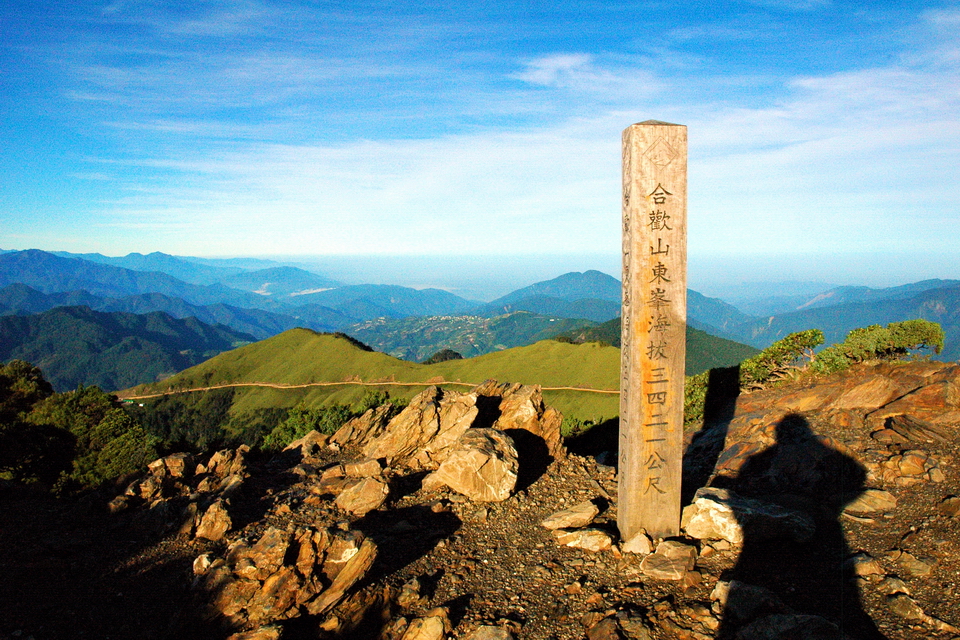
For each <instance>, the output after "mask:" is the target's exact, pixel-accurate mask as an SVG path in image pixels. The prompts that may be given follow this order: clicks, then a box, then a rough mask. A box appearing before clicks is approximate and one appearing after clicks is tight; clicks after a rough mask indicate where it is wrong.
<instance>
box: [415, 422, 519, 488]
mask: <svg viewBox="0 0 960 640" xmlns="http://www.w3.org/2000/svg"><path fill="white" fill-rule="evenodd" d="M518 469H519V461H518V459H517V451H516V449H515V448H514V446H513V440H511V439H510V437H509V436H507V435H506V434H504V433H503V432H501V431H498V430H496V429H470V430H468V431H466V432H465V433H464V434H463V436H462V437H461V438H460V439H459V440H458V441H457V445H456V448H455V449H454V450H453V451H452V452H451V453H450V455H449V456H448V457H447V459H446V460H445V461H444V462H443V464H441V465H440V468H438V469H437V470H436V471H435V472H433V473H432V474H430V475H429V476H428V477H427V478H425V479H424V481H423V486H424V488H425V489H430V488H432V487H437V486H440V485H446V486H448V487H450V488H451V489H453V490H454V491H456V492H457V493H461V494H463V495H465V496H467V497H468V498H470V499H471V500H476V501H479V502H500V501H502V500H506V499H507V498H509V497H510V493H511V492H512V491H513V489H514V487H516V484H517V471H518Z"/></svg>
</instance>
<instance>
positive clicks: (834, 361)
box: [811, 319, 945, 373]
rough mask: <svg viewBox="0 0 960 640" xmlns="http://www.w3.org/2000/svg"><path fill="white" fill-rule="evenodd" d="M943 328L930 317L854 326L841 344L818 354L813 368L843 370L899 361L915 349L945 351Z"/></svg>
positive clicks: (829, 371)
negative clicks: (874, 361) (851, 366)
mask: <svg viewBox="0 0 960 640" xmlns="http://www.w3.org/2000/svg"><path fill="white" fill-rule="evenodd" d="M944 340H945V334H944V332H943V328H942V327H941V326H940V325H939V324H937V323H936V322H930V321H929V320H919V319H918V320H905V321H903V322H891V323H890V324H888V325H887V326H885V327H881V326H880V325H878V324H874V325H870V326H869V327H862V328H860V329H854V330H853V331H851V332H850V333H848V334H847V337H846V339H845V340H844V341H843V342H841V343H840V344H835V345H833V346H831V347H827V348H826V349H824V350H823V351H821V352H820V353H818V354H817V355H816V357H815V358H814V360H813V362H812V363H811V369H812V370H814V371H816V372H817V373H832V372H835V371H842V370H843V369H846V368H847V367H849V366H850V365H852V364H855V363H858V362H865V361H867V360H896V359H900V358H904V357H906V356H908V355H910V354H911V353H912V352H916V351H920V350H923V349H929V350H931V351H933V353H935V354H936V353H940V352H941V351H942V350H943V343H944Z"/></svg>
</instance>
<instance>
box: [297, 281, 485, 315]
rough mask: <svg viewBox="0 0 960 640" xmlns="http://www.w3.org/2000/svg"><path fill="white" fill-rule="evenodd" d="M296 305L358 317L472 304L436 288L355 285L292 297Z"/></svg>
mask: <svg viewBox="0 0 960 640" xmlns="http://www.w3.org/2000/svg"><path fill="white" fill-rule="evenodd" d="M294 300H296V302H297V303H298V304H320V305H323V306H325V307H330V308H332V309H336V310H337V311H341V312H342V313H344V314H345V315H349V316H353V317H355V318H358V319H360V320H371V319H373V318H377V317H381V316H383V315H387V316H391V317H395V318H404V317H407V316H438V315H448V314H457V313H464V312H466V311H467V310H469V309H471V308H473V307H475V306H476V303H475V302H471V301H469V300H464V299H463V298H461V297H459V296H456V295H454V294H452V293H449V292H447V291H442V290H440V289H411V288H408V287H400V286H396V285H388V284H359V285H349V286H345V287H337V288H335V289H329V290H327V291H319V292H316V293H308V294H303V295H299V296H296V298H294Z"/></svg>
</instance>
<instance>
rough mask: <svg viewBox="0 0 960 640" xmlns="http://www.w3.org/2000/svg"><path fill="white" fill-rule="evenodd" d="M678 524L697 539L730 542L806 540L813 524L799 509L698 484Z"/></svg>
mask: <svg viewBox="0 0 960 640" xmlns="http://www.w3.org/2000/svg"><path fill="white" fill-rule="evenodd" d="M681 527H682V528H683V530H684V531H685V532H686V533H687V535H689V536H691V537H693V538H697V539H700V540H716V539H723V540H727V541H729V542H732V543H734V544H738V543H740V542H743V540H744V537H745V536H748V537H750V538H751V539H752V540H770V539H774V538H790V539H792V540H796V541H797V542H803V541H804V540H807V539H809V538H810V537H811V536H812V535H813V533H814V531H815V530H816V524H815V523H814V521H813V518H811V517H810V516H809V515H807V514H805V513H802V512H800V511H794V510H791V509H786V508H784V507H781V506H778V505H774V504H769V503H765V502H761V501H760V500H755V499H753V498H746V497H743V496H739V495H737V494H736V493H734V492H732V491H729V490H727V489H720V488H717V487H701V488H700V489H698V490H697V493H696V494H695V495H694V500H693V503H692V504H690V505H687V506H686V507H685V508H684V510H683V516H682V519H681Z"/></svg>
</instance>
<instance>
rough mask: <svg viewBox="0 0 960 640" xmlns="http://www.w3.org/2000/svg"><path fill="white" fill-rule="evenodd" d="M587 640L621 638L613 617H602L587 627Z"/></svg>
mask: <svg viewBox="0 0 960 640" xmlns="http://www.w3.org/2000/svg"><path fill="white" fill-rule="evenodd" d="M587 640H623V635H622V634H621V633H620V626H619V625H618V624H617V621H616V619H615V618H603V619H602V620H600V622H598V623H596V624H595V625H593V626H591V627H590V628H588V629H587Z"/></svg>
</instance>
